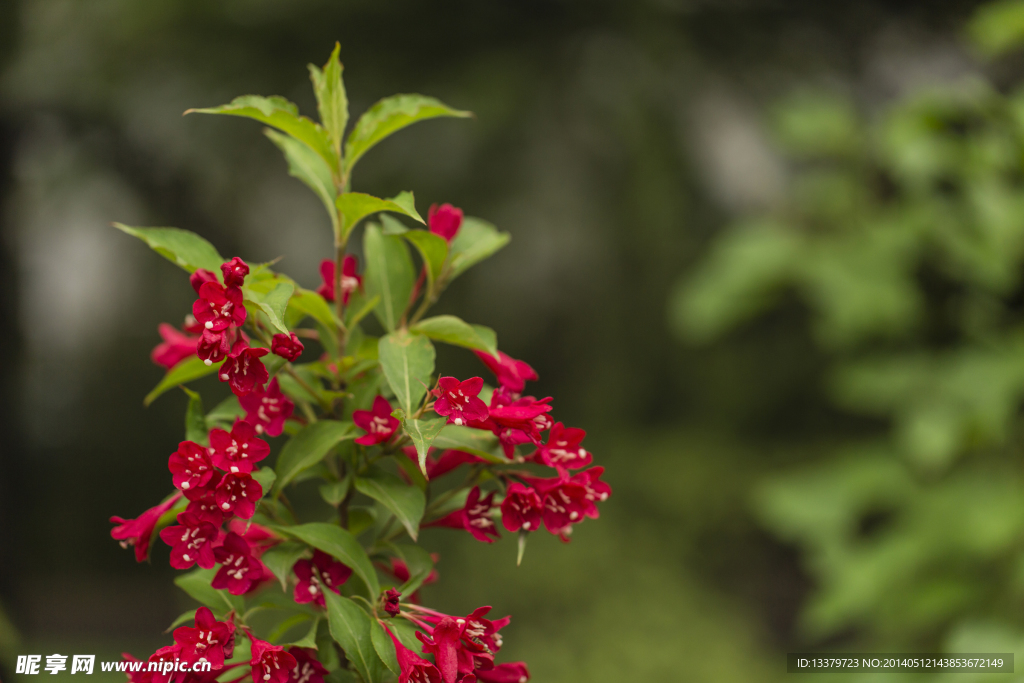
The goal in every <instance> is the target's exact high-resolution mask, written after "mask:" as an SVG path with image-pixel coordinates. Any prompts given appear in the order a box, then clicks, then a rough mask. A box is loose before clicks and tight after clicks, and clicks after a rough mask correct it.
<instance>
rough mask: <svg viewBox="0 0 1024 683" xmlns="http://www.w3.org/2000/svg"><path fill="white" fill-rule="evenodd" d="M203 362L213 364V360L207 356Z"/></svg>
mask: <svg viewBox="0 0 1024 683" xmlns="http://www.w3.org/2000/svg"><path fill="white" fill-rule="evenodd" d="M203 362H204V363H206V364H207V365H213V361H212V360H210V359H209V358H207V359H206V360H204V361H203Z"/></svg>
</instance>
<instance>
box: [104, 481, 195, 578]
mask: <svg viewBox="0 0 1024 683" xmlns="http://www.w3.org/2000/svg"><path fill="white" fill-rule="evenodd" d="M179 500H181V493H178V492H175V494H174V495H173V496H171V497H170V498H168V499H167V500H165V501H164V502H162V503H160V504H159V505H157V506H156V507H151V508H150V509H148V510H146V511H145V512H143V513H142V514H141V515H139V516H138V517H137V518H135V519H124V518H122V517H111V518H110V521H111V522H114V523H115V524H118V525H119V526H116V527H114V528H113V529H111V530H110V537H111V538H113V539H114V540H117V541H120V542H121V547H122V548H127V547H128V546H130V545H133V546H135V561H136V562H142V561H143V560H148V559H149V544H150V542H151V541H152V539H153V530H154V529H156V523H157V521H158V520H159V519H160V517H161V516H162V515H163V514H164V513H165V512H167V511H168V510H170V509H171V508H172V507H174V504H175V503H177V502H178V501H179Z"/></svg>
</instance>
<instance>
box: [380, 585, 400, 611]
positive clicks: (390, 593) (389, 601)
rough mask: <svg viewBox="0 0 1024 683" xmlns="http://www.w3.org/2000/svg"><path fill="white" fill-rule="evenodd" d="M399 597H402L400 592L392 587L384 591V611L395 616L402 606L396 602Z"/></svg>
mask: <svg viewBox="0 0 1024 683" xmlns="http://www.w3.org/2000/svg"><path fill="white" fill-rule="evenodd" d="M400 597H402V594H401V593H400V592H398V591H397V590H395V589H394V588H389V589H387V590H386V591H384V611H385V612H387V613H388V614H389V615H391V616H393V617H397V616H398V613H399V612H401V611H402V607H401V605H400V604H399V602H398V599H399V598H400Z"/></svg>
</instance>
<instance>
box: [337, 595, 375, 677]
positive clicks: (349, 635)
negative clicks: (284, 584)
mask: <svg viewBox="0 0 1024 683" xmlns="http://www.w3.org/2000/svg"><path fill="white" fill-rule="evenodd" d="M324 599H325V600H326V602H327V623H328V625H329V626H330V628H331V636H332V637H333V638H334V640H335V641H337V643H338V644H339V645H341V647H342V649H343V650H345V656H346V657H348V660H349V661H350V662H352V665H353V666H354V667H355V668H356V671H358V672H359V675H360V676H362V677H363V680H364V681H365V683H379V681H381V680H383V677H384V667H383V666H382V664H381V661H380V657H378V656H377V651H376V650H374V648H373V639H372V636H371V635H370V617H369V615H367V614H366V612H364V611H363V610H362V608H360V607H359V605H357V604H356V603H355V602H353V601H352V600H350V599H349V598H346V597H344V596H341V595H337V594H335V592H334V591H324Z"/></svg>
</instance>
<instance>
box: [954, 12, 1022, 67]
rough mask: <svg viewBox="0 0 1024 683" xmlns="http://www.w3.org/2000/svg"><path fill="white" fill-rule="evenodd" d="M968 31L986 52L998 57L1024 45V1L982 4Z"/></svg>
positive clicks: (988, 54) (972, 39) (968, 26)
mask: <svg viewBox="0 0 1024 683" xmlns="http://www.w3.org/2000/svg"><path fill="white" fill-rule="evenodd" d="M967 32H968V35H969V36H970V38H971V41H972V42H973V43H974V44H975V46H977V47H978V48H979V49H980V50H981V51H982V52H983V53H984V54H985V55H987V56H989V57H997V56H999V55H1001V54H1003V53H1005V52H1008V51H1010V50H1013V49H1015V48H1018V47H1020V46H1021V44H1024V2H1022V1H1021V0H1002V1H1001V2H989V3H985V4H983V5H981V7H980V8H978V10H977V11H975V13H974V16H973V17H972V18H971V21H970V23H969V24H968V25H967Z"/></svg>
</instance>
